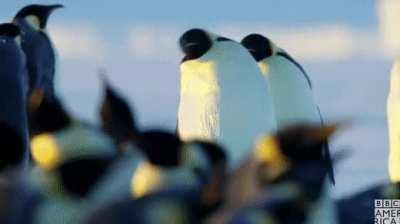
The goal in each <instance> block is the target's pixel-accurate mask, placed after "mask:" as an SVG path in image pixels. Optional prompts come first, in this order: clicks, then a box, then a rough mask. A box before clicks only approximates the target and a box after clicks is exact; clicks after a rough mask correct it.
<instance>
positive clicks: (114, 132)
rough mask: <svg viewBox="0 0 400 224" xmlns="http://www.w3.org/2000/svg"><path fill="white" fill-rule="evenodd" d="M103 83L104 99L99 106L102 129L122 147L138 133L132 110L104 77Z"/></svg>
mask: <svg viewBox="0 0 400 224" xmlns="http://www.w3.org/2000/svg"><path fill="white" fill-rule="evenodd" d="M103 83H104V97H103V101H102V103H101V106H100V120H101V125H102V128H103V130H104V131H105V132H107V133H108V134H109V135H110V136H111V137H112V138H113V139H114V141H115V142H116V143H117V144H118V145H124V144H125V143H127V142H129V141H130V140H132V138H135V137H136V135H137V132H138V130H137V127H136V122H135V117H134V113H133V110H132V108H131V107H130V106H129V103H128V102H127V100H126V99H124V98H123V97H122V96H121V95H120V94H119V93H118V92H117V91H116V90H115V89H114V88H113V87H112V86H111V85H110V83H109V82H108V80H106V78H105V77H103Z"/></svg>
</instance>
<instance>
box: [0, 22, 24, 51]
mask: <svg viewBox="0 0 400 224" xmlns="http://www.w3.org/2000/svg"><path fill="white" fill-rule="evenodd" d="M20 35H21V31H20V29H19V27H18V26H16V25H14V24H12V23H2V24H0V36H4V37H9V38H14V39H15V41H16V42H17V43H18V45H20V46H21V37H20Z"/></svg>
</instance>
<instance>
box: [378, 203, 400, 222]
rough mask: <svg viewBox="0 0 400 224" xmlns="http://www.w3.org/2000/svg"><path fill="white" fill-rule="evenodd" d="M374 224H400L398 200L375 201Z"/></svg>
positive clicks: (399, 204)
mask: <svg viewBox="0 0 400 224" xmlns="http://www.w3.org/2000/svg"><path fill="white" fill-rule="evenodd" d="M374 214H375V218H374V224H400V200H387V199H377V200H375V211H374Z"/></svg>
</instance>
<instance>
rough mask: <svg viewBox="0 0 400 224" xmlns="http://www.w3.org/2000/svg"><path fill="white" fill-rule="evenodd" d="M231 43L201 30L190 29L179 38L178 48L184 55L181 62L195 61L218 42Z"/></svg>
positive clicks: (226, 39)
mask: <svg viewBox="0 0 400 224" xmlns="http://www.w3.org/2000/svg"><path fill="white" fill-rule="evenodd" d="M222 41H232V40H230V39H228V38H225V37H221V36H217V35H215V34H213V33H210V32H207V31H205V30H202V29H197V28H194V29H191V30H188V31H186V32H185V33H184V34H183V35H182V36H181V37H180V38H179V46H180V48H181V50H182V52H183V53H184V55H185V56H184V58H183V60H182V62H185V61H188V60H195V59H198V58H201V57H202V56H203V55H205V54H206V53H207V52H208V51H209V50H210V49H211V48H212V47H213V45H215V44H216V43H218V42H222Z"/></svg>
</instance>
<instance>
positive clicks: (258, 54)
mask: <svg viewBox="0 0 400 224" xmlns="http://www.w3.org/2000/svg"><path fill="white" fill-rule="evenodd" d="M241 43H242V45H243V46H244V47H245V48H246V49H247V50H248V51H249V52H250V54H251V55H252V56H253V58H254V59H255V60H256V61H257V62H259V61H262V60H264V59H266V58H268V57H271V56H272V55H273V54H274V53H275V51H276V49H275V48H276V47H275V46H274V44H273V43H272V42H271V41H270V40H269V39H268V38H267V37H264V36H262V35H260V34H250V35H248V36H246V37H245V38H243V40H242V41H241Z"/></svg>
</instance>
